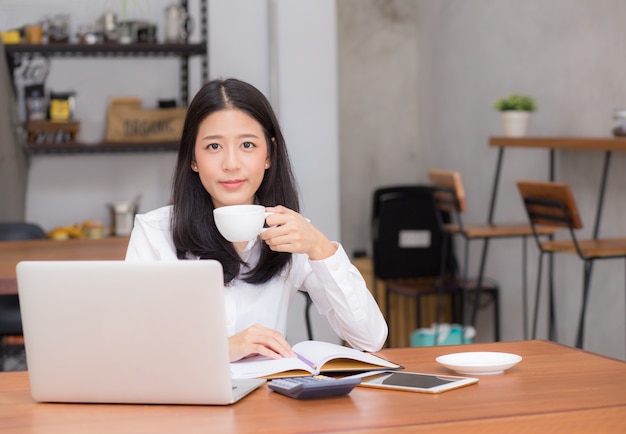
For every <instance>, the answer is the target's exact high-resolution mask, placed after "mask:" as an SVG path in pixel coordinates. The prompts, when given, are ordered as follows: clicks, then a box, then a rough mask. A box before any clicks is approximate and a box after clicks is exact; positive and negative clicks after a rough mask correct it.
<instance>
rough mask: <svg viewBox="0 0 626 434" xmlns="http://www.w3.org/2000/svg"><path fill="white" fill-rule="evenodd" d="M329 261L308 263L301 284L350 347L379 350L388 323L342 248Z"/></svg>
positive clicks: (338, 245) (382, 343) (384, 337)
mask: <svg viewBox="0 0 626 434" xmlns="http://www.w3.org/2000/svg"><path fill="white" fill-rule="evenodd" d="M334 244H335V246H336V247H337V251H336V252H335V254H334V255H333V256H331V257H329V258H326V259H323V260H318V261H313V260H308V264H309V265H310V273H308V274H306V275H305V276H304V278H303V281H302V289H303V290H304V291H307V292H308V293H309V295H310V296H311V299H312V300H313V303H314V304H315V306H316V308H317V310H318V312H319V313H320V314H321V315H324V316H325V317H326V318H327V320H328V322H329V323H330V325H331V327H332V328H333V330H334V331H335V333H337V334H338V335H339V337H341V338H342V339H344V340H345V341H347V342H348V343H349V344H350V345H351V346H352V347H353V348H356V349H359V350H364V351H378V350H379V349H381V348H382V346H383V345H384V343H385V340H386V339H387V323H386V322H385V318H384V317H383V315H382V313H381V311H380V308H379V307H378V304H377V303H376V301H375V300H374V297H373V296H372V294H371V292H370V291H369V289H367V286H366V284H365V280H364V279H363V276H362V275H361V273H360V272H359V270H358V269H357V268H356V267H355V266H354V265H353V264H352V263H351V262H350V259H349V258H348V255H347V254H346V252H345V251H344V249H343V247H342V246H341V245H340V244H338V243H334Z"/></svg>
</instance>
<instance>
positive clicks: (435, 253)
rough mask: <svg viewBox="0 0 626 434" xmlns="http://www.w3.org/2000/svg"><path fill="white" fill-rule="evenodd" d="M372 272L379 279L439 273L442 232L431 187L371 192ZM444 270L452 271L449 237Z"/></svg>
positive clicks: (402, 187) (407, 187) (401, 187)
mask: <svg viewBox="0 0 626 434" xmlns="http://www.w3.org/2000/svg"><path fill="white" fill-rule="evenodd" d="M372 210H373V212H372V241H373V265H374V275H375V276H377V277H379V278H382V279H393V278H415V277H436V276H439V274H440V273H441V256H442V248H443V236H442V234H441V230H440V224H439V221H438V218H439V217H438V215H437V210H436V208H435V203H434V197H433V190H432V188H430V187H429V186H419V185H412V186H395V187H385V188H380V189H378V190H376V191H375V192H374V196H373V207H372ZM447 239H448V242H449V244H448V251H447V252H448V255H447V256H448V257H449V258H450V260H449V263H448V264H447V266H446V271H447V272H448V273H450V274H456V273H455V270H456V263H455V261H454V255H453V254H451V253H453V250H452V244H451V240H450V237H447Z"/></svg>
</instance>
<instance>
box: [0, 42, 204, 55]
mask: <svg viewBox="0 0 626 434" xmlns="http://www.w3.org/2000/svg"><path fill="white" fill-rule="evenodd" d="M206 47H207V44H206V42H203V43H199V44H188V43H178V44H173V43H163V44H159V43H149V42H142V43H135V44H120V43H108V44H72V43H54V44H9V45H5V46H4V48H5V51H6V53H7V55H9V56H20V55H28V54H38V55H42V56H60V57H99V56H115V57H124V56H133V57H136V56H143V55H145V56H203V55H206V51H207V49H206Z"/></svg>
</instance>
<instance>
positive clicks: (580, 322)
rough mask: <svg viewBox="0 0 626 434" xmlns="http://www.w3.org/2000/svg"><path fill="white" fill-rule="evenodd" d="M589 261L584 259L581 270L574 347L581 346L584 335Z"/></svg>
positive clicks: (589, 278) (589, 279)
mask: <svg viewBox="0 0 626 434" xmlns="http://www.w3.org/2000/svg"><path fill="white" fill-rule="evenodd" d="M591 264H592V262H591V261H585V264H584V272H583V299H582V305H581V307H580V318H579V320H578V337H577V338H576V347H577V348H582V347H583V339H584V335H585V314H586V313H587V300H588V299H589V287H590V283H591Z"/></svg>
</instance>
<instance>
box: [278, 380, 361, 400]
mask: <svg viewBox="0 0 626 434" xmlns="http://www.w3.org/2000/svg"><path fill="white" fill-rule="evenodd" d="M360 382H361V379H360V378H354V377H347V378H333V377H327V376H325V375H315V376H313V377H293V378H276V379H274V380H272V381H270V382H269V385H268V387H269V388H270V389H272V390H273V391H275V392H278V393H282V394H283V395H287V396H289V397H291V398H296V399H302V398H322V397H324V396H338V395H346V394H348V393H350V391H351V390H352V389H354V386H356V385H357V384H359V383H360Z"/></svg>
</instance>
